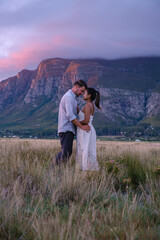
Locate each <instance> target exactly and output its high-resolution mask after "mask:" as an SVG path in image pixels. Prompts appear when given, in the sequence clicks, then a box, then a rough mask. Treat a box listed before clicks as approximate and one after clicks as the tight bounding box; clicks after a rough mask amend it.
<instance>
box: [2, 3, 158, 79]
mask: <svg viewBox="0 0 160 240" xmlns="http://www.w3.org/2000/svg"><path fill="white" fill-rule="evenodd" d="M0 33H1V34H0V80H2V79H5V78H7V77H10V76H13V75H16V74H17V72H19V71H21V70H22V69H24V68H27V69H35V68H36V67H37V66H38V64H39V63H40V62H41V61H42V60H43V59H46V58H54V57H62V58H92V57H94V58H95V57H97V58H105V59H115V58H124V57H134V56H160V0H0Z"/></svg>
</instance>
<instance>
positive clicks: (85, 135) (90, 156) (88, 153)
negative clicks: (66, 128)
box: [76, 111, 99, 170]
mask: <svg viewBox="0 0 160 240" xmlns="http://www.w3.org/2000/svg"><path fill="white" fill-rule="evenodd" d="M84 117H85V114H84V113H83V112H82V111H80V112H79V121H83V120H84ZM92 121H93V116H92V115H91V116H90V120H89V123H88V125H89V126H90V128H91V129H90V131H89V132H86V131H84V130H82V129H80V128H79V127H78V128H77V154H76V161H77V163H78V164H79V167H80V168H81V169H82V170H98V169H99V168H98V161H97V153H96V131H95V129H94V127H93V125H92Z"/></svg>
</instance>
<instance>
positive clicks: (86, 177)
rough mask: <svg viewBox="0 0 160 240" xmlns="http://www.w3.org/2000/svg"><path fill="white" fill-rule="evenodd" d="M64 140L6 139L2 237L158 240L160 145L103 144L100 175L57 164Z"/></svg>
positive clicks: (1, 147)
mask: <svg viewBox="0 0 160 240" xmlns="http://www.w3.org/2000/svg"><path fill="white" fill-rule="evenodd" d="M59 150H60V145H59V141H56V140H38V139H36V140H20V139H0V239H1V240H3V239H11V240H14V239H19V240H20V239H21V240H22V239H25V240H33V239H34V240H36V239H37V240H39V239H43V240H51V239H56V240H57V239H62V240H64V239H66V240H67V239H73V240H74V239H76V240H81V239H84V240H94V239H96V240H101V239H102V240H106V239H109V240H110V239H111V240H112V239H116V240H118V239H120V240H121V239H122V240H123V239H126V240H134V239H135V240H138V239H139V240H146V239H149V240H150V239H153V240H157V239H159V238H160V143H147V142H145V143H144V142H138V143H135V142H128V143H127V142H100V141H99V142H97V154H98V161H99V165H100V170H99V171H97V172H83V171H81V170H79V169H78V167H77V165H76V163H75V154H76V153H75V143H74V152H73V155H72V157H71V161H70V163H68V164H67V165H62V166H55V167H54V168H53V169H51V170H49V167H50V165H51V162H52V161H53V159H54V157H55V156H56V154H57V153H58V151H59Z"/></svg>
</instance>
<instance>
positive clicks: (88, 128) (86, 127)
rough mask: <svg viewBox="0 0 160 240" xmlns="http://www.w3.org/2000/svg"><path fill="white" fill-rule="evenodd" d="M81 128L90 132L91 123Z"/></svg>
mask: <svg viewBox="0 0 160 240" xmlns="http://www.w3.org/2000/svg"><path fill="white" fill-rule="evenodd" d="M81 129H82V130H84V131H86V132H89V131H90V129H91V128H90V126H89V125H82V127H81Z"/></svg>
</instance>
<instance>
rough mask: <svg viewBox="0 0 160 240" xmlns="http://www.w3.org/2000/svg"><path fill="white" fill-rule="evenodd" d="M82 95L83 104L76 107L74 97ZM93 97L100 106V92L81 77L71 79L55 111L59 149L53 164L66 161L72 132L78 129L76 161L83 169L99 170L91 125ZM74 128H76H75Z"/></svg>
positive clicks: (72, 137) (70, 151)
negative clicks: (69, 85) (69, 86)
mask: <svg viewBox="0 0 160 240" xmlns="http://www.w3.org/2000/svg"><path fill="white" fill-rule="evenodd" d="M81 95H83V100H85V101H86V104H85V106H84V107H83V108H82V110H81V111H79V108H78V105H77V98H78V97H79V96H81ZM94 100H95V105H96V107H97V108H100V106H99V102H100V95H99V92H97V91H96V90H95V89H94V88H88V87H87V84H86V82H85V81H83V80H78V81H76V82H75V83H74V85H73V87H72V89H70V90H68V91H67V92H66V93H65V94H64V95H63V97H62V99H61V101H60V106H59V114H58V134H59V137H60V143H61V152H59V153H58V155H57V156H56V160H55V161H56V164H60V163H62V162H67V161H68V159H69V157H70V156H71V154H72V146H73V139H74V135H75V134H76V133H77V152H76V161H77V163H78V164H79V167H80V169H82V170H98V169H99V168H98V162H97V156H96V132H95V129H94V127H93V125H92V121H93V115H94V110H95V107H94ZM76 129H77V130H76Z"/></svg>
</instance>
